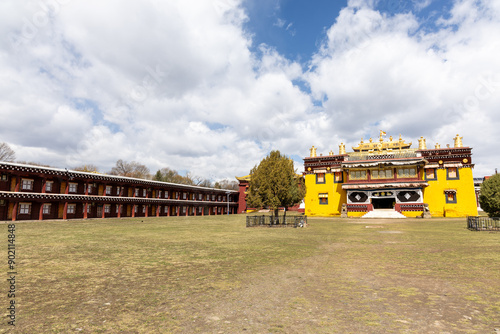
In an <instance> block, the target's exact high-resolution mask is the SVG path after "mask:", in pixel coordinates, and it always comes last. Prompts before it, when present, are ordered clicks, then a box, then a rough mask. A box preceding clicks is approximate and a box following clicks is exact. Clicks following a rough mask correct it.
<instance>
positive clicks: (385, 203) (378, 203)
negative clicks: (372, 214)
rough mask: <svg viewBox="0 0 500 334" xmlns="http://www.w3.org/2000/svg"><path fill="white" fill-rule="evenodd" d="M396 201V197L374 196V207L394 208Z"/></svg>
mask: <svg viewBox="0 0 500 334" xmlns="http://www.w3.org/2000/svg"><path fill="white" fill-rule="evenodd" d="M395 203H396V199H395V198H394V197H385V198H372V204H373V209H393V208H394V204H395Z"/></svg>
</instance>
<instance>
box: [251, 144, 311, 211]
mask: <svg viewBox="0 0 500 334" xmlns="http://www.w3.org/2000/svg"><path fill="white" fill-rule="evenodd" d="M250 175H251V177H250V182H249V188H248V196H247V204H248V205H249V206H250V207H254V208H259V207H269V208H270V209H272V210H274V216H275V217H276V218H277V217H278V209H279V208H280V207H285V208H287V207H289V206H293V205H294V204H297V203H299V202H300V201H301V200H302V199H303V198H304V195H305V184H304V182H303V178H302V177H300V176H297V174H296V172H295V169H294V167H293V160H292V159H290V158H288V157H286V156H285V155H282V154H281V153H280V152H279V151H272V152H271V153H270V154H269V155H268V156H267V157H266V158H264V159H263V160H262V161H261V162H260V164H259V165H258V166H255V167H254V168H253V169H252V171H251V172H250ZM285 215H286V210H285Z"/></svg>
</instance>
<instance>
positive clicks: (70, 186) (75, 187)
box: [68, 183, 78, 213]
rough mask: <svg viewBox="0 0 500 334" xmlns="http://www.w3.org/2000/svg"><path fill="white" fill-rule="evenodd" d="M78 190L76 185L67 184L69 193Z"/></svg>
mask: <svg viewBox="0 0 500 334" xmlns="http://www.w3.org/2000/svg"><path fill="white" fill-rule="evenodd" d="M77 188H78V183H70V184H69V190H68V191H69V192H70V193H76V189H77ZM68 213H69V212H68Z"/></svg>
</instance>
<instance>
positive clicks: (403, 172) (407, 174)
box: [398, 167, 417, 178]
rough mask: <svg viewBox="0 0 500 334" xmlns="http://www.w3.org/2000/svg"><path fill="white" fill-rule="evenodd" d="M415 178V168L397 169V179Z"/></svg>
mask: <svg viewBox="0 0 500 334" xmlns="http://www.w3.org/2000/svg"><path fill="white" fill-rule="evenodd" d="M413 177H417V169H416V168H414V167H413V168H399V169H398V178H413Z"/></svg>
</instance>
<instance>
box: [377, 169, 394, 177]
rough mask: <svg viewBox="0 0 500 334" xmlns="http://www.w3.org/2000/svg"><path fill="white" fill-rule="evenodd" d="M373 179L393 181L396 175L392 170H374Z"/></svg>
mask: <svg viewBox="0 0 500 334" xmlns="http://www.w3.org/2000/svg"><path fill="white" fill-rule="evenodd" d="M371 177H372V179H392V178H393V177H394V174H393V172H392V169H374V170H372V171H371Z"/></svg>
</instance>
